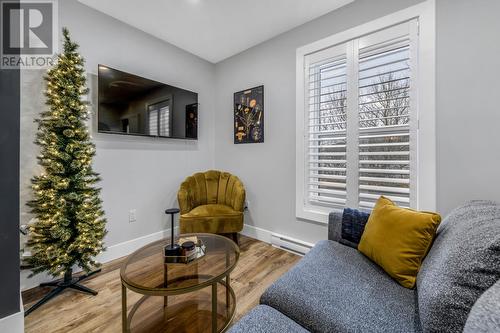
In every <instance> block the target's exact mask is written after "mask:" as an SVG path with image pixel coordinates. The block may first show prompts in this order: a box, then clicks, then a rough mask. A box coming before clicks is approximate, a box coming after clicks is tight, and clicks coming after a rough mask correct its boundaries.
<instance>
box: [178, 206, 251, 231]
mask: <svg viewBox="0 0 500 333" xmlns="http://www.w3.org/2000/svg"><path fill="white" fill-rule="evenodd" d="M180 219H181V223H180V229H181V233H192V232H208V233H220V234H223V233H231V232H239V231H241V229H242V228H243V212H239V211H236V210H234V209H232V208H231V207H229V206H226V205H218V204H208V205H201V206H198V207H196V208H193V209H192V210H191V211H190V212H188V213H186V214H182V215H181V217H180Z"/></svg>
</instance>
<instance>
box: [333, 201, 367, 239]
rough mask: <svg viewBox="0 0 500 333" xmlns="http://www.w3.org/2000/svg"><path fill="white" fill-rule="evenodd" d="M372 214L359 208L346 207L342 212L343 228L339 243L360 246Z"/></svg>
mask: <svg viewBox="0 0 500 333" xmlns="http://www.w3.org/2000/svg"><path fill="white" fill-rule="evenodd" d="M369 217H370V214H368V213H365V212H362V211H359V210H357V209H352V208H345V209H344V212H343V213H342V230H341V238H340V239H339V243H341V244H344V245H347V246H350V247H353V248H355V249H357V248H358V244H359V241H360V240H361V235H363V231H364V230H365V225H366V222H368V218H369Z"/></svg>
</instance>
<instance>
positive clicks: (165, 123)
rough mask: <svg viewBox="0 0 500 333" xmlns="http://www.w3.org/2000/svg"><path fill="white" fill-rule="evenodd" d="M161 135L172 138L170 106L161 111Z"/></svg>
mask: <svg viewBox="0 0 500 333" xmlns="http://www.w3.org/2000/svg"><path fill="white" fill-rule="evenodd" d="M160 135H161V136H170V107H169V106H168V105H167V106H164V107H162V108H161V109H160Z"/></svg>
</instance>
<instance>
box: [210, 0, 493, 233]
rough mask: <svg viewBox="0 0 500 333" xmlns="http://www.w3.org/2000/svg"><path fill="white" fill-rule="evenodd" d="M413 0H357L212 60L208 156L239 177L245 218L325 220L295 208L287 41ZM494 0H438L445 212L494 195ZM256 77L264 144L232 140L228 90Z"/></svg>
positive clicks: (263, 222)
mask: <svg viewBox="0 0 500 333" xmlns="http://www.w3.org/2000/svg"><path fill="white" fill-rule="evenodd" d="M418 2H420V0H405V1H401V0H379V1H372V0H357V1H355V2H354V3H352V4H350V5H348V6H346V7H343V8H341V9H339V10H337V11H334V12H332V13H329V14H327V15H325V16H323V17H321V18H318V19H316V20H314V21H312V22H309V23H306V24H304V25H303V26H300V27H298V28H296V29H294V30H291V31H289V32H286V33H284V34H282V35H280V36H278V37H276V38H274V39H272V40H269V41H267V42H265V43H263V44H260V45H258V46H256V47H253V48H251V49H249V50H247V51H245V52H243V53H241V54H238V55H236V56H233V57H231V58H229V59H227V60H225V61H223V62H220V63H218V64H217V65H216V78H217V98H216V103H217V104H216V114H215V117H216V119H215V126H216V131H215V133H216V134H215V163H216V164H215V165H216V167H217V168H220V169H226V170H229V171H232V172H234V173H236V174H237V175H238V176H239V177H241V178H242V180H243V182H244V183H245V184H246V187H247V193H248V200H249V202H250V213H249V214H248V216H247V220H246V223H247V224H250V225H253V226H256V227H260V228H263V229H267V230H270V231H273V232H277V233H280V234H284V235H288V236H291V237H295V238H298V239H301V240H305V241H310V242H314V241H317V240H319V239H325V238H326V226H325V225H318V224H314V223H311V222H305V221H297V219H296V218H295V51H296V48H297V47H299V46H302V45H305V44H308V43H311V42H313V41H316V40H318V39H321V38H324V37H327V36H330V35H333V34H335V33H337V32H341V31H344V30H346V29H349V28H352V27H355V26H357V25H360V24H363V23H365V22H368V21H371V20H374V19H376V18H379V17H381V16H384V15H387V14H390V13H391V12H395V11H397V10H400V9H403V8H405V7H408V6H410V5H413V4H416V3H418ZM499 12H500V2H498V1H495V0H482V1H467V0H460V1H456V0H437V60H436V61H437V115H438V116H437V133H438V137H437V142H438V143H437V145H438V147H437V149H438V158H437V170H438V174H437V178H438V184H437V191H438V192H437V194H438V202H437V204H438V210H439V212H440V213H442V214H446V213H448V212H449V211H450V209H452V208H453V207H455V206H457V205H459V204H461V203H462V202H464V201H466V200H469V199H479V198H482V199H493V200H499V201H500V190H499V189H498V184H500V172H498V170H499V166H498V161H500V131H499V130H498V128H497V127H498V124H499V123H500V121H499V120H500V112H498V107H497V105H498V104H497V103H496V102H497V99H498V98H497V95H498V93H497V92H498V91H499V88H500V81H499V80H498V77H497V75H496V72H497V71H498V68H500V66H499V64H500V63H499V62H500V58H499V57H498V54H499V52H500V44H499V43H497V42H495V41H497V40H498V34H499V32H500V20H498V18H497V17H496V16H497V14H498V13H499ZM260 84H264V86H265V98H266V100H265V136H266V142H265V143H263V144H251V145H234V144H233V138H232V135H233V133H232V123H233V115H232V112H233V111H232V94H233V93H234V92H235V91H239V90H242V89H245V88H249V87H254V86H257V85H260Z"/></svg>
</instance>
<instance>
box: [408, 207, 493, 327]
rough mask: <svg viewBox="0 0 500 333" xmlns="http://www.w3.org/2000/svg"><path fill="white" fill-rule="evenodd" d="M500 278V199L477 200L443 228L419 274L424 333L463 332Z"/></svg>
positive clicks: (447, 221) (445, 223) (419, 301)
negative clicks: (480, 301)
mask: <svg viewBox="0 0 500 333" xmlns="http://www.w3.org/2000/svg"><path fill="white" fill-rule="evenodd" d="M499 278H500V204H498V203H495V202H492V201H472V202H469V203H467V204H465V205H463V206H461V207H458V208H457V209H455V210H454V211H453V212H451V213H450V215H448V216H447V217H446V218H445V219H444V220H443V222H442V223H441V225H440V226H439V228H438V232H437V236H436V238H435V240H434V244H433V245H432V247H431V250H430V251H429V253H428V255H427V257H426V259H425V260H424V262H423V264H422V267H421V269H420V272H419V274H418V276H417V293H418V307H419V313H420V321H421V324H422V329H423V331H424V332H461V331H462V330H463V328H464V325H465V322H466V320H467V316H468V314H469V311H470V309H471V308H472V306H473V305H474V303H475V302H476V300H477V299H478V298H479V297H480V296H481V294H482V293H483V292H484V291H485V290H486V289H488V288H489V287H491V286H492V285H493V284H494V283H495V282H496V281H497V280H498V279H499Z"/></svg>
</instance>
